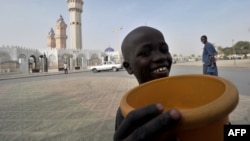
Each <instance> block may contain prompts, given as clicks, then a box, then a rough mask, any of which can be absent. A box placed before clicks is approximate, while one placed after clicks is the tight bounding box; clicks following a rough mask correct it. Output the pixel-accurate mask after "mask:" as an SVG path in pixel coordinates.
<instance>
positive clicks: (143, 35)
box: [125, 28, 172, 84]
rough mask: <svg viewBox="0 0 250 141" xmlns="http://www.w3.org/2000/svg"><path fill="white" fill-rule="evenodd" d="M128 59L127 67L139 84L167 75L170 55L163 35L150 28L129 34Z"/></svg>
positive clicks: (170, 62)
mask: <svg viewBox="0 0 250 141" xmlns="http://www.w3.org/2000/svg"><path fill="white" fill-rule="evenodd" d="M127 41H128V44H129V51H127V53H129V54H130V55H129V56H130V57H129V58H130V59H129V62H128V64H129V65H128V67H125V68H126V69H127V71H128V73H130V74H134V75H135V77H136V78H137V80H138V82H139V84H142V83H145V82H147V81H150V80H154V79H157V78H161V77H167V76H169V72H170V68H171V65H172V57H171V54H170V53H169V49H168V45H167V43H166V42H165V40H164V37H163V35H162V34H161V33H160V32H159V31H157V30H155V29H151V28H145V29H143V30H141V31H140V32H134V33H133V34H131V38H129V39H128V40H127Z"/></svg>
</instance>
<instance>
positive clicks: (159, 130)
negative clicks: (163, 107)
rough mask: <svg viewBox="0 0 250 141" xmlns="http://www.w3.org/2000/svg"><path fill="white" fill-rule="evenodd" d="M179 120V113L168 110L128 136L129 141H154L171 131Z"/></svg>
mask: <svg viewBox="0 0 250 141" xmlns="http://www.w3.org/2000/svg"><path fill="white" fill-rule="evenodd" d="M180 119H181V113H180V112H179V111H177V110H174V109H173V110H170V111H168V112H166V113H163V114H161V115H159V116H158V117H156V118H155V119H153V120H151V121H150V122H148V123H147V124H145V125H143V126H141V127H140V128H139V129H137V130H136V131H135V132H134V133H133V134H132V135H131V136H129V140H154V139H156V138H157V137H159V136H160V135H162V134H163V133H164V132H166V131H168V130H170V129H173V127H174V126H175V125H176V124H177V123H178V121H179V120H180ZM165 138H168V136H167V137H165Z"/></svg>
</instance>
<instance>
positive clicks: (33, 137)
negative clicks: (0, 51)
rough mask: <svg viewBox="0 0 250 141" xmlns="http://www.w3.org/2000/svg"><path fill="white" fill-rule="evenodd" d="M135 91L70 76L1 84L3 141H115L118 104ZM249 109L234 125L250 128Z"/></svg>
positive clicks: (245, 103)
mask: <svg viewBox="0 0 250 141" xmlns="http://www.w3.org/2000/svg"><path fill="white" fill-rule="evenodd" d="M0 81H4V80H0ZM136 85H137V82H136V80H135V79H134V78H130V77H128V78H126V77H86V76H85V77H67V75H65V78H63V79H51V80H50V81H49V82H48V81H46V80H43V79H41V80H39V81H31V82H23V83H14V84H1V85H0V141H111V140H112V137H113V133H114V121H115V119H114V118H115V114H116V110H117V107H118V106H119V102H120V99H121V97H122V96H123V94H124V93H126V92H127V91H128V90H129V89H131V88H133V87H134V86H136ZM249 103H250V97H249V96H247V95H240V102H239V105H238V106H237V108H236V109H235V110H234V111H233V113H232V114H231V115H230V120H231V121H232V123H233V124H250V106H249Z"/></svg>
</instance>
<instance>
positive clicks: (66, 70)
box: [63, 62, 68, 74]
mask: <svg viewBox="0 0 250 141" xmlns="http://www.w3.org/2000/svg"><path fill="white" fill-rule="evenodd" d="M63 67H64V73H65V74H67V73H68V64H67V63H66V62H65V63H64V64H63Z"/></svg>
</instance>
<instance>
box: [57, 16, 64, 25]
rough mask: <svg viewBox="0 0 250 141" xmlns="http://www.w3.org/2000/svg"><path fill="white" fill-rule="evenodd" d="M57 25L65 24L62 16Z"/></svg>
mask: <svg viewBox="0 0 250 141" xmlns="http://www.w3.org/2000/svg"><path fill="white" fill-rule="evenodd" d="M57 24H65V22H64V20H63V17H62V15H60V18H59V19H58V20H57Z"/></svg>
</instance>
